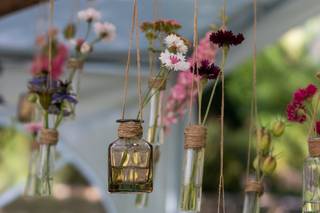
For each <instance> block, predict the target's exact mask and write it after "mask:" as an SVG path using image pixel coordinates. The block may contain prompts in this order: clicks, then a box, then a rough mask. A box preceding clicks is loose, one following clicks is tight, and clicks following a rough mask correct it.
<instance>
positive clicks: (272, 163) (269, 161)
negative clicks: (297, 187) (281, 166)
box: [261, 156, 277, 175]
mask: <svg viewBox="0 0 320 213" xmlns="http://www.w3.org/2000/svg"><path fill="white" fill-rule="evenodd" d="M276 167H277V160H276V159H275V158H274V157H272V156H268V157H267V158H266V159H265V160H264V161H263V164H262V167H261V170H262V172H263V173H264V174H267V175H270V174H272V173H273V172H274V170H275V169H276Z"/></svg>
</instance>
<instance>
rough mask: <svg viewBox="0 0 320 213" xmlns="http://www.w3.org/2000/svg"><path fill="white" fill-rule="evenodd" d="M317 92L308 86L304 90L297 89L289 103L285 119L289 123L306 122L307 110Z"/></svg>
mask: <svg viewBox="0 0 320 213" xmlns="http://www.w3.org/2000/svg"><path fill="white" fill-rule="evenodd" d="M316 92H317V87H316V86H315V85H313V84H309V85H308V86H307V87H306V88H300V89H298V90H297V91H296V92H295V93H294V94H293V98H292V100H291V102H290V103H289V104H288V106H287V117H288V120H289V121H292V122H299V123H304V122H305V121H306V120H307V108H308V107H310V106H309V104H310V103H311V102H312V98H313V97H314V95H315V94H316Z"/></svg>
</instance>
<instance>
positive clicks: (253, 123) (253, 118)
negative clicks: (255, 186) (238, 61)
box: [246, 0, 260, 181]
mask: <svg viewBox="0 0 320 213" xmlns="http://www.w3.org/2000/svg"><path fill="white" fill-rule="evenodd" d="M252 30H253V45H252V46H253V57H252V59H253V62H252V97H251V109H250V127H249V143H248V150H247V153H248V156H247V168H246V179H247V180H249V175H250V163H251V147H252V135H253V134H254V130H255V131H258V127H259V126H258V106H257V0H253V29H252ZM256 137H257V139H256V142H258V134H256ZM258 154H259V150H258V148H257V146H256V155H257V156H258ZM258 161H259V162H258V165H260V159H258ZM258 172H259V171H258ZM259 176H260V175H259V173H257V181H259V179H260V177H259Z"/></svg>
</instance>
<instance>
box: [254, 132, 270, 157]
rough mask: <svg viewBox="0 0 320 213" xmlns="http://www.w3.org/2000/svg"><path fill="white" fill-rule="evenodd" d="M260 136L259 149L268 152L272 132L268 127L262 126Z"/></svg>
mask: <svg viewBox="0 0 320 213" xmlns="http://www.w3.org/2000/svg"><path fill="white" fill-rule="evenodd" d="M257 134H258V135H257V136H258V144H257V146H258V150H259V151H262V152H264V153H265V152H268V151H269V149H270V144H271V134H270V132H269V130H268V129H266V128H264V127H262V128H260V129H259V130H258V131H257Z"/></svg>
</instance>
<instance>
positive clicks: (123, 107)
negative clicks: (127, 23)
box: [121, 0, 137, 119]
mask: <svg viewBox="0 0 320 213" xmlns="http://www.w3.org/2000/svg"><path fill="white" fill-rule="evenodd" d="M136 4H137V0H134V1H133V12H132V18H131V30H130V34H129V48H128V57H127V63H126V68H125V74H124V89H123V105H122V115H121V118H122V119H124V117H125V111H126V105H127V96H128V78H129V70H130V62H131V49H132V43H133V33H134V29H135V21H136V18H135V17H136Z"/></svg>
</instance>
